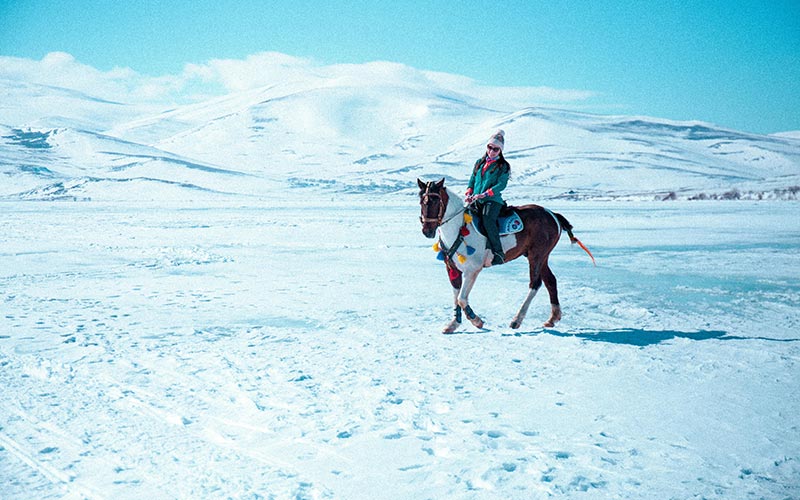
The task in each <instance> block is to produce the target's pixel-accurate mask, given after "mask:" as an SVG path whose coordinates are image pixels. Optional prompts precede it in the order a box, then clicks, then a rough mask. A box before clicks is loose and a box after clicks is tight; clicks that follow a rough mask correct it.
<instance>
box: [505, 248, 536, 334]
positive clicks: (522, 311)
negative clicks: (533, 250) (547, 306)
mask: <svg viewBox="0 0 800 500" xmlns="http://www.w3.org/2000/svg"><path fill="white" fill-rule="evenodd" d="M528 266H529V268H530V276H531V282H530V288H529V289H528V296H527V297H525V300H524V301H523V302H522V306H521V307H520V308H519V311H517V314H516V315H515V316H514V319H513V320H511V325H510V326H511V328H514V329H516V328H519V327H520V326H522V320H524V319H525V315H526V314H528V308H529V307H530V306H531V302H532V301H533V298H534V297H536V293H537V292H538V291H539V287H541V286H542V277H541V276H540V275H539V269H538V266H537V265H536V263H535V262H534V261H533V260H532V259H528Z"/></svg>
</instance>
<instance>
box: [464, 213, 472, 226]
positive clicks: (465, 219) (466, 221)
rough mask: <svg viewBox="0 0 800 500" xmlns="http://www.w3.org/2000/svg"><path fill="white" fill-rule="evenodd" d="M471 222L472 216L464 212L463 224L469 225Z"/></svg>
mask: <svg viewBox="0 0 800 500" xmlns="http://www.w3.org/2000/svg"><path fill="white" fill-rule="evenodd" d="M471 222H472V216H471V215H470V214H468V213H466V212H464V223H465V224H469V223H471Z"/></svg>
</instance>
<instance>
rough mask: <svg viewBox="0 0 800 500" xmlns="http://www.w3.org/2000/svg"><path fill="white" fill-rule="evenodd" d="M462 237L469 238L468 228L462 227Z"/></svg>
mask: <svg viewBox="0 0 800 500" xmlns="http://www.w3.org/2000/svg"><path fill="white" fill-rule="evenodd" d="M461 236H469V229H467V226H461Z"/></svg>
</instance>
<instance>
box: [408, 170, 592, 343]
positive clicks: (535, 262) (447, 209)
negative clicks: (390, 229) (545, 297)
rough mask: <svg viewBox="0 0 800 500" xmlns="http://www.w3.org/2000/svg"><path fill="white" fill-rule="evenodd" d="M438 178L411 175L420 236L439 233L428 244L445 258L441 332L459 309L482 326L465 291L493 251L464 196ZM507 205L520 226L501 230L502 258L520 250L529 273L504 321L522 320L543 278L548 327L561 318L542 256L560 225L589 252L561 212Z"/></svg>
mask: <svg viewBox="0 0 800 500" xmlns="http://www.w3.org/2000/svg"><path fill="white" fill-rule="evenodd" d="M444 181H445V180H444V179H442V180H440V181H438V182H434V181H430V182H427V183H426V182H423V181H422V180H420V179H417V184H418V185H419V188H420V191H419V200H420V201H419V203H420V210H421V215H420V222H421V223H422V234H423V235H425V237H426V238H434V236H436V234H437V233H438V235H439V239H438V241H437V242H436V243H435V244H434V250H436V251H438V252H439V256H440V258H441V259H442V260H444V261H445V264H446V266H447V271H448V277H449V279H450V284H451V285H452V287H453V294H454V298H455V309H454V317H453V319H452V321H450V323H448V324H447V326H445V328H444V330H442V333H453V332H455V331H456V329H457V328H458V327H459V326H460V325H461V317H462V316H461V312H462V311H463V312H464V315H466V317H467V319H468V320H469V321H470V322H471V323H472V324H473V325H474V326H475V327H476V328H483V320H482V319H481V318H480V316H478V315H477V314H475V312H474V311H473V310H472V308H471V307H470V305H469V294H470V291H472V287H473V286H474V285H475V281H476V279H477V278H478V274H479V273H480V272H481V271H482V270H483V269H484V268H486V267H491V266H492V257H493V254H492V252H491V249H489V248H488V247H487V244H486V237H485V236H483V235H482V234H480V233H479V232H478V230H477V227H476V221H475V220H474V219H473V218H472V216H471V215H470V213H469V210H468V207H467V206H465V204H464V200H463V199H462V198H461V197H460V196H458V195H457V194H456V193H454V192H453V191H452V190H450V189H449V188H447V187H445V186H444ZM508 208H510V209H511V210H513V211H515V212H516V213H517V214H518V215H519V217H520V219H521V220H522V226H523V227H522V230H521V231H519V232H517V233H514V234H508V235H505V236H501V238H500V242H501V243H502V245H503V251H504V252H505V262H510V261H512V260H514V259H516V258H518V257H520V256H523V255H524V256H525V257H527V259H528V268H529V274H530V284H529V289H528V294H527V296H526V297H525V300H524V301H523V302H522V306H521V307H520V308H519V311H518V312H517V314H516V315H515V316H514V318H513V320H512V321H511V325H510V326H511V328H513V329H517V328H519V327H520V326H521V325H522V321H523V320H524V319H525V315H526V314H527V313H528V307H530V305H531V301H532V300H533V298H534V297H535V296H536V293H537V292H538V291H539V287H540V286H541V285H542V282H544V285H545V287H546V288H547V291H548V293H549V294H550V317H549V318H548V319H547V321H546V322H545V323H544V327H546V328H552V327H554V326H555V324H556V322H558V321H559V320H561V306H560V304H559V302H558V288H557V283H556V277H555V275H554V274H553V271H552V270H551V269H550V266H549V264H548V257H549V255H550V252H552V251H553V248H555V246H556V244H557V243H558V241H559V239H560V238H561V233H562V231H566V232H567V234H568V235H569V238H570V241H571V242H572V243H577V244H578V245H579V246H580V247H581V248H582V249H583V250H584V251H585V252H586V253H587V254H589V257H591V258H592V262H593V263H594V262H595V260H594V256H592V253H591V252H590V251H589V249H588V248H586V247H585V246H584V245H583V243H581V242H580V240H578V238H576V237H575V236H574V235H573V234H572V224H570V223H569V221H568V220H567V219H566V218H565V217H564V216H563V215H561V214H558V213H555V212H552V211H550V210H548V209H546V208H543V207H541V206H539V205H523V206H518V207H508Z"/></svg>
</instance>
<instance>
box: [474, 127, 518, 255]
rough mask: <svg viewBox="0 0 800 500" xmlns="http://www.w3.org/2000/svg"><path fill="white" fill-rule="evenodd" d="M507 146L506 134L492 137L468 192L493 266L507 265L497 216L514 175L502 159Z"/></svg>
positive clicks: (500, 132)
mask: <svg viewBox="0 0 800 500" xmlns="http://www.w3.org/2000/svg"><path fill="white" fill-rule="evenodd" d="M504 145H505V132H503V131H502V130H498V131H497V132H495V133H494V134H492V137H491V138H490V139H489V141H488V142H487V143H486V153H484V155H483V156H482V157H481V158H480V159H479V160H478V161H476V162H475V167H474V168H473V169H472V175H471V176H470V178H469V186H468V188H467V192H466V202H467V203H468V204H471V203H476V205H477V208H478V210H479V213H480V215H481V218H482V219H483V227H484V228H485V231H486V239H487V240H488V246H489V248H490V249H491V250H492V254H494V257H493V258H492V265H493V266H496V265H498V264H502V263H503V262H505V254H504V253H503V246H502V244H501V243H500V232H499V230H498V228H497V217H498V215H500V209H501V208H503V205H505V202H504V201H503V197H502V196H501V192H502V191H503V189H505V187H506V184H508V176H509V173H510V172H511V166H510V165H509V164H508V162H507V161H506V159H505V158H504V157H503V146H504ZM475 193H477V194H475Z"/></svg>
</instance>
